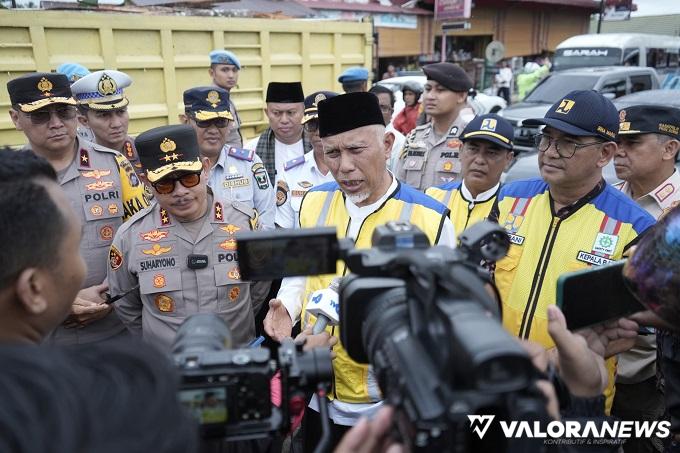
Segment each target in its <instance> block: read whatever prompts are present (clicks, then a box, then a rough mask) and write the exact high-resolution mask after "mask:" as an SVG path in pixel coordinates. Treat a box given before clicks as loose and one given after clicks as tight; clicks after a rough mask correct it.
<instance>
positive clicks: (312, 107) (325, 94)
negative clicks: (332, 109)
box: [301, 91, 338, 124]
mask: <svg viewBox="0 0 680 453" xmlns="http://www.w3.org/2000/svg"><path fill="white" fill-rule="evenodd" d="M337 95H338V93H334V92H333V91H317V92H316V93H312V94H310V95H309V96H307V97H306V98H305V116H303V117H302V121H301V123H302V124H305V123H306V122H308V121H310V120H313V119H316V118H318V117H319V102H321V101H324V100H326V99H330V98H332V97H335V96H337Z"/></svg>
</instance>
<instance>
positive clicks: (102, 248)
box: [7, 73, 149, 345]
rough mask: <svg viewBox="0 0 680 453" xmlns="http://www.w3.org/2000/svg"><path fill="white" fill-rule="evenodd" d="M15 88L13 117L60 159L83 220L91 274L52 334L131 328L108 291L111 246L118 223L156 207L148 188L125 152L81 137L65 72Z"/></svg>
mask: <svg viewBox="0 0 680 453" xmlns="http://www.w3.org/2000/svg"><path fill="white" fill-rule="evenodd" d="M7 91H8V92H9V96H10V100H11V103H12V108H11V110H10V111H9V114H10V117H11V118H12V121H13V122H14V125H15V126H16V128H17V129H18V130H20V131H22V132H23V133H24V134H25V135H26V138H27V139H28V147H27V148H30V149H31V150H33V152H34V153H35V154H37V155H39V156H42V157H44V158H45V159H47V161H48V162H49V163H50V164H51V165H52V167H53V168H54V170H55V171H56V172H57V180H58V183H59V184H60V186H61V188H62V189H63V190H64V191H65V192H66V195H67V197H68V198H69V200H70V201H71V204H72V205H73V206H74V207H75V208H76V213H77V214H78V217H79V220H80V222H81V223H82V225H83V235H82V239H81V242H80V251H81V254H82V256H83V258H84V259H85V262H86V263H87V276H86V278H85V282H84V283H83V288H82V289H81V290H80V292H79V293H78V296H77V297H76V299H75V301H73V306H72V308H71V314H70V316H69V317H68V318H67V319H66V321H65V322H64V324H63V325H62V326H60V327H59V328H57V329H56V330H55V331H54V332H53V334H52V335H51V336H50V339H49V341H50V342H53V343H56V344H62V345H73V344H84V343H94V342H98V341H104V340H108V339H110V338H113V337H116V336H117V335H120V334H124V332H125V327H124V326H123V324H121V322H120V320H119V319H118V317H117V316H116V315H115V313H112V311H111V307H110V306H109V305H107V304H105V303H104V301H105V299H104V298H103V297H102V294H103V292H104V291H106V289H107V285H106V281H105V280H106V257H107V249H108V246H109V245H111V240H112V239H113V235H114V234H115V232H116V230H117V229H118V227H120V225H121V224H122V223H123V222H124V221H125V220H127V219H128V218H130V217H131V216H132V215H133V214H134V213H136V212H138V211H141V210H142V209H144V208H145V207H146V206H148V204H149V202H148V200H147V199H146V197H145V195H144V187H143V185H142V183H141V182H140V181H139V179H138V177H137V175H136V174H135V171H134V169H133V167H132V164H130V162H129V161H128V160H127V159H126V158H125V157H124V156H123V155H121V154H120V153H119V152H118V151H114V150H112V149H109V148H105V147H103V146H100V145H97V144H94V143H91V142H88V141H86V140H83V139H82V138H80V137H77V135H76V129H77V124H78V122H77V119H76V115H77V110H76V101H75V99H74V98H73V96H72V92H71V85H70V83H69V81H68V79H67V78H66V76H65V75H63V74H55V73H32V74H27V75H24V76H22V77H18V78H16V79H13V80H10V81H9V82H8V83H7Z"/></svg>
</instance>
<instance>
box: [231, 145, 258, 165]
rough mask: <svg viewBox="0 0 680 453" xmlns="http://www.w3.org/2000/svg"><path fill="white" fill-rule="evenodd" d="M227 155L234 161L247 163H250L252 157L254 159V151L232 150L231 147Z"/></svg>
mask: <svg viewBox="0 0 680 453" xmlns="http://www.w3.org/2000/svg"><path fill="white" fill-rule="evenodd" d="M227 154H228V155H229V156H231V157H234V158H236V159H239V160H246V161H248V162H252V161H253V157H255V151H253V150H252V149H243V148H234V147H233V146H232V147H231V148H229V152H228V153H227Z"/></svg>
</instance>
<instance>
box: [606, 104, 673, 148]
mask: <svg viewBox="0 0 680 453" xmlns="http://www.w3.org/2000/svg"><path fill="white" fill-rule="evenodd" d="M619 121H620V124H619V135H633V134H663V135H668V136H669V137H673V138H674V139H676V140H680V109H676V108H673V107H663V106H660V105H634V106H632V107H628V108H627V109H623V110H620V111H619Z"/></svg>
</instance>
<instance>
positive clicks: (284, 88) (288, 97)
mask: <svg viewBox="0 0 680 453" xmlns="http://www.w3.org/2000/svg"><path fill="white" fill-rule="evenodd" d="M265 102H281V103H296V102H305V95H304V93H303V92H302V83H300V82H269V85H268V86H267V98H266V99H265Z"/></svg>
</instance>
